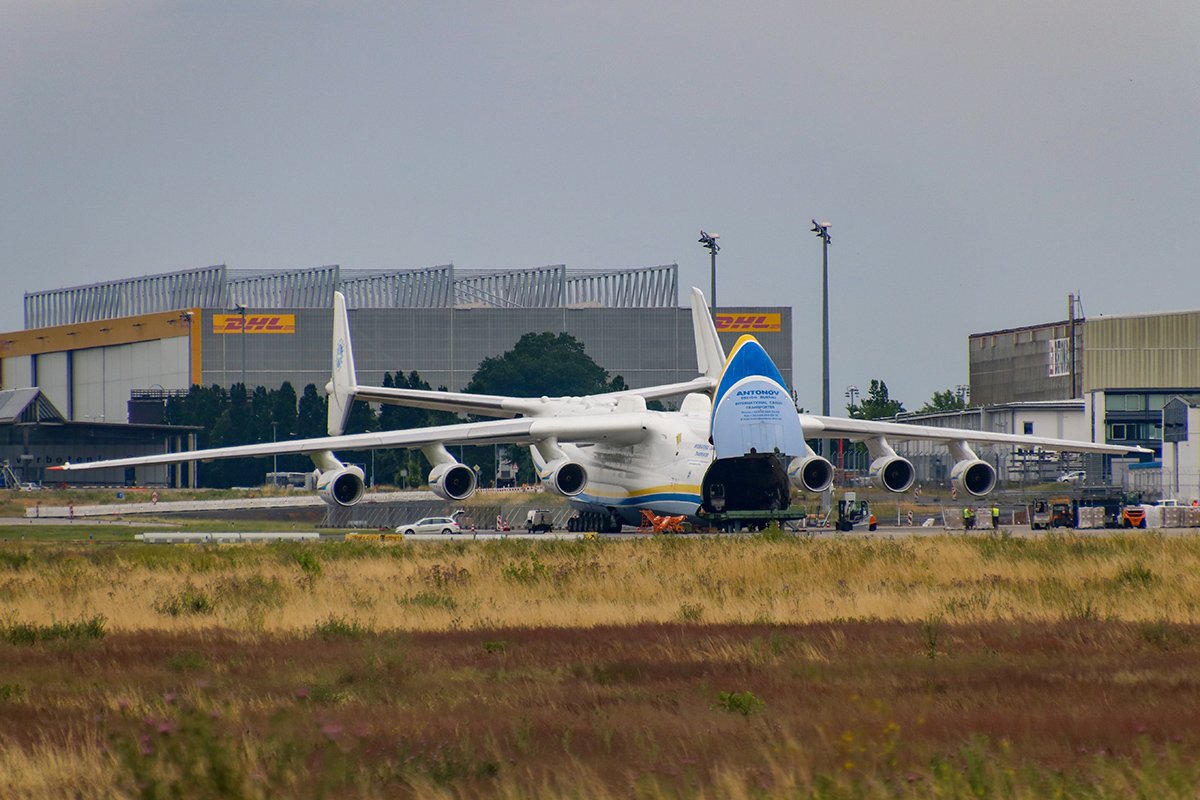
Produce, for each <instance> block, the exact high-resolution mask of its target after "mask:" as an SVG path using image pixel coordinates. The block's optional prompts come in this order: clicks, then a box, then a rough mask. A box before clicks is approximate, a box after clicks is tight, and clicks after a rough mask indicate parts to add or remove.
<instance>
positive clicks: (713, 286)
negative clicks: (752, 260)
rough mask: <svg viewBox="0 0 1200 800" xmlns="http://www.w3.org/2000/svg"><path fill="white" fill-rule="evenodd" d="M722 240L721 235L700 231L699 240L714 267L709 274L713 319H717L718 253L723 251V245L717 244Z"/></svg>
mask: <svg viewBox="0 0 1200 800" xmlns="http://www.w3.org/2000/svg"><path fill="white" fill-rule="evenodd" d="M720 238H721V234H719V233H705V232H704V229H703V228H701V229H700V238H699V239H698V240H697V241H699V242H700V244H701V245H703V246H704V247H707V248H708V252H709V255H711V256H712V266H711V269H710V272H709V280H708V293H709V297H708V299H709V302H710V303H711V304H712V313H713V319H714V320H715V319H716V318H717V253H718V252H719V251H720V249H721V245H719V244H717V239H720Z"/></svg>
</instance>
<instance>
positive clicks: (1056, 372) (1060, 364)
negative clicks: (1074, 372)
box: [1049, 339, 1071, 378]
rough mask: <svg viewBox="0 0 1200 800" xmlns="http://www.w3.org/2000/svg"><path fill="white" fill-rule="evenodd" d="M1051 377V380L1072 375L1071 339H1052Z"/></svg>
mask: <svg viewBox="0 0 1200 800" xmlns="http://www.w3.org/2000/svg"><path fill="white" fill-rule="evenodd" d="M1049 367H1050V371H1049V375H1050V377H1051V378H1059V377H1062V376H1064V375H1070V374H1071V340H1070V339H1051V340H1050V358H1049Z"/></svg>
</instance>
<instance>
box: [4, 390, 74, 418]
mask: <svg viewBox="0 0 1200 800" xmlns="http://www.w3.org/2000/svg"><path fill="white" fill-rule="evenodd" d="M19 422H65V418H64V417H63V415H62V414H61V413H60V412H59V410H58V409H57V408H55V407H54V404H53V403H51V402H50V401H49V400H47V399H46V398H45V396H44V395H43V394H42V390H41V389H38V388H37V387H32V388H28V389H5V390H4V391H0V425H14V424H16V423H19Z"/></svg>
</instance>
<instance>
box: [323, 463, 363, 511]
mask: <svg viewBox="0 0 1200 800" xmlns="http://www.w3.org/2000/svg"><path fill="white" fill-rule="evenodd" d="M365 491H366V482H365V481H364V480H363V471H362V469H360V468H359V467H342V468H341V469H331V470H326V471H325V472H322V473H321V474H320V475H319V476H317V495H318V496H319V497H320V498H321V499H322V500H324V501H325V502H326V503H328V504H329V505H331V506H352V505H354V504H355V503H357V502H358V501H359V500H362V496H363V492H365Z"/></svg>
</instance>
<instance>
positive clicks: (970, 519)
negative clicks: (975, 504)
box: [963, 506, 975, 531]
mask: <svg viewBox="0 0 1200 800" xmlns="http://www.w3.org/2000/svg"><path fill="white" fill-rule="evenodd" d="M974 527H975V509H973V508H971V507H970V506H963V530H968V531H969V530H971V529H972V528H974Z"/></svg>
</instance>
